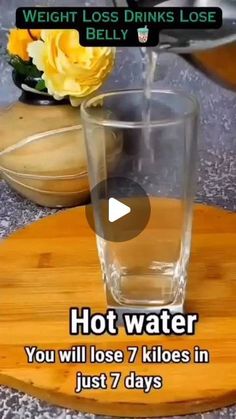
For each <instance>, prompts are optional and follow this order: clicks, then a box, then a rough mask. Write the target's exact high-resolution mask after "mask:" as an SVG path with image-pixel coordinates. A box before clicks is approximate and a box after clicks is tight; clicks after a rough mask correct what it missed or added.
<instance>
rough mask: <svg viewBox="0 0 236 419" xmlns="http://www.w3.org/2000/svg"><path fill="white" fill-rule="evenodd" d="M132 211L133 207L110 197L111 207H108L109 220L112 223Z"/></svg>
mask: <svg viewBox="0 0 236 419" xmlns="http://www.w3.org/2000/svg"><path fill="white" fill-rule="evenodd" d="M130 212H131V208H130V207H128V205H125V204H122V202H120V201H118V200H117V199H115V198H109V207H108V220H109V221H110V223H114V222H115V221H117V220H119V219H120V218H122V217H125V215H127V214H129V213H130Z"/></svg>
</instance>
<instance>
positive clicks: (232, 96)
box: [0, 59, 236, 419]
mask: <svg viewBox="0 0 236 419" xmlns="http://www.w3.org/2000/svg"><path fill="white" fill-rule="evenodd" d="M127 65H128V64H127ZM127 73H129V70H127ZM160 84H161V85H162V86H163V84H164V85H166V86H174V87H182V88H185V90H187V91H189V92H191V93H194V94H195V95H196V96H197V97H198V100H199V102H200V105H201V126H202V132H201V139H200V143H199V166H198V187H197V196H196V201H198V202H203V203H205V204H209V205H216V206H219V207H222V208H224V209H226V210H230V211H236V93H233V92H230V91H228V90H226V89H223V88H221V87H219V86H217V85H216V84H214V83H213V82H211V81H209V80H208V79H207V78H206V77H205V76H202V75H201V74H200V73H199V72H198V71H196V70H194V69H192V68H191V67H190V66H189V65H188V64H187V63H185V61H184V60H182V59H174V60H173V62H172V65H171V66H170V65H169V66H168V71H166V75H165V78H164V80H162V82H161V83H160ZM0 202H1V207H0V237H2V238H4V237H6V236H8V235H9V234H10V233H11V232H13V231H15V230H17V229H19V228H21V227H22V226H24V225H26V224H28V223H31V222H33V221H35V220H38V219H40V218H42V217H45V216H47V215H50V214H54V213H55V212H56V210H50V209H46V208H41V207H38V206H36V205H34V204H32V203H30V202H29V201H27V200H25V199H23V198H21V197H19V196H18V195H17V194H15V193H14V192H12V191H11V190H10V189H9V187H8V186H7V185H6V184H5V183H4V182H3V181H0ZM80 417H81V418H83V417H88V418H91V419H92V418H94V415H83V414H80V413H75V412H72V411H69V410H65V409H61V408H58V407H53V406H50V405H48V404H46V403H42V402H40V401H38V400H36V399H35V398H32V397H29V396H27V395H24V394H21V393H19V392H17V391H13V390H10V389H7V388H0V418H1V419H51V418H57V419H76V418H80ZM185 418H186V419H187V418H188V419H190V418H194V419H218V418H221V419H222V418H225V419H236V407H235V408H234V407H232V408H229V409H222V410H219V411H216V412H211V413H206V414H202V415H201V414H197V415H193V416H185Z"/></svg>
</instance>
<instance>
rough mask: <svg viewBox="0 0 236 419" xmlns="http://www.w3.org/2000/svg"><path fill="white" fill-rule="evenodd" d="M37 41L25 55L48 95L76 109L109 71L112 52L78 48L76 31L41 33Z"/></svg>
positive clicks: (104, 49)
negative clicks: (30, 60)
mask: <svg viewBox="0 0 236 419" xmlns="http://www.w3.org/2000/svg"><path fill="white" fill-rule="evenodd" d="M41 39H42V40H41V41H36V42H32V43H31V44H29V45H28V53H29V56H30V57H32V59H33V63H34V64H35V65H36V67H37V68H38V69H39V70H40V71H42V72H43V76H42V78H43V80H44V81H45V85H46V87H47V90H48V93H49V94H50V95H52V96H53V97H54V98H55V99H57V100H61V99H63V98H64V97H65V96H69V97H70V101H71V104H72V105H73V106H77V105H78V104H79V103H80V102H81V101H82V100H83V99H84V98H85V97H87V96H89V95H91V94H92V93H93V92H95V91H96V90H97V89H99V87H101V86H102V84H103V83H104V81H105V79H106V78H107V76H108V75H109V74H110V73H111V71H112V68H113V65H114V60H115V49H114V48H108V47H96V48H95V47H82V46H81V45H80V43H79V32H78V31H77V30H74V29H73V30H68V29H67V30H42V32H41Z"/></svg>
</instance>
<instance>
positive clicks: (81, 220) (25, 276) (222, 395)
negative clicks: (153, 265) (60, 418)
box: [0, 205, 236, 417]
mask: <svg viewBox="0 0 236 419" xmlns="http://www.w3.org/2000/svg"><path fill="white" fill-rule="evenodd" d="M235 256H236V214H232V213H227V212H224V211H222V210H219V209H214V208H209V207H207V206H202V205H196V207H195V220H194V235H193V248H192V258H191V265H190V270H189V283H188V292H187V304H186V310H187V311H188V312H198V313H199V315H200V322H199V324H198V325H197V333H196V336H189V337H184V336H183V337H173V336H172V337H163V336H142V337H137V336H132V337H127V336H126V335H125V333H124V330H123V328H121V329H120V333H119V335H118V336H114V337H112V336H109V335H103V336H100V337H96V336H70V334H69V308H70V307H72V306H74V307H84V306H91V308H92V311H93V312H104V311H105V310H106V304H105V297H104V293H103V285H102V280H101V274H100V269H99V264H98V259H97V252H96V245H95V238H94V234H93V232H92V231H91V230H90V228H89V227H88V225H87V221H86V219H85V211H84V208H79V209H73V210H69V211H65V212H61V213H59V214H58V215H56V216H53V217H49V218H46V219H44V220H42V221H40V222H37V223H35V224H33V225H30V226H28V227H27V228H25V229H24V230H22V231H18V232H17V233H16V234H14V235H12V236H11V237H10V238H9V239H7V240H6V241H5V242H3V243H2V244H1V247H0V266H1V270H0V383H1V384H3V385H7V386H10V387H13V388H16V389H19V390H22V391H25V392H27V393H30V394H32V395H35V396H37V397H39V398H41V399H44V400H46V401H48V402H51V403H53V404H57V405H61V406H65V407H69V408H73V409H78V410H80V411H86V412H90V413H97V414H107V415H113V416H132V417H134V416H139V417H141V416H143V417H147V416H166V415H168V416H169V415H175V414H187V413H193V412H200V411H206V410H210V409H213V408H218V407H223V406H226V405H230V404H233V403H234V402H236V357H235V353H236V304H235V299H236V257H235ZM24 345H28V346H34V345H35V346H37V347H38V349H48V348H50V349H54V350H58V349H62V348H65V349H66V348H70V347H71V346H73V345H76V346H77V345H96V346H97V348H103V349H123V350H124V351H125V353H126V347H127V346H128V345H138V346H141V345H148V346H153V345H162V346H163V347H164V348H165V349H180V350H181V349H189V350H192V349H193V347H194V346H195V345H199V346H201V347H202V349H208V350H209V351H210V353H211V362H210V363H209V364H201V365H200V364H194V363H190V364H141V362H140V358H139V361H137V363H136V364H135V366H134V365H132V364H128V362H126V363H125V364H122V365H121V364H115V365H114V364H106V365H105V364H103V365H101V364H90V363H87V364H60V363H59V362H56V363H55V364H35V363H34V364H27V359H26V355H25V352H24ZM132 370H135V371H136V373H137V374H141V375H161V376H162V377H163V380H164V386H163V388H162V389H161V390H152V391H151V392H150V393H148V394H145V393H144V392H143V391H142V390H126V389H125V388H124V386H123V385H122V384H121V385H120V386H119V387H118V389H117V390H109V389H108V390H86V391H84V392H82V393H80V394H76V393H75V392H74V390H75V387H76V373H77V372H78V371H82V372H83V373H85V374H91V375H96V374H100V373H102V372H105V373H106V374H109V372H110V371H121V372H122V374H123V376H125V375H127V374H128V373H129V372H130V371H132ZM109 382H110V381H109Z"/></svg>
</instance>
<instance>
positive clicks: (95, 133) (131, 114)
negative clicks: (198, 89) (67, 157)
mask: <svg viewBox="0 0 236 419" xmlns="http://www.w3.org/2000/svg"><path fill="white" fill-rule="evenodd" d="M81 113H82V120H83V126H84V131H85V142H86V149H87V157H88V173H89V182H90V188H91V201H92V206H93V213H94V224H95V229H96V233H97V234H96V236H97V248H98V255H99V258H100V262H101V270H102V274H103V279H104V284H105V292H106V298H107V304H108V306H109V307H113V308H115V309H116V310H119V309H121V310H122V311H129V310H131V311H134V312H135V311H138V312H139V311H143V310H144V311H146V310H151V311H155V312H160V310H162V309H169V310H170V311H171V312H179V313H181V312H183V311H184V301H185V290H186V282H187V268H188V262H189V256H190V247H191V230H192V208H193V199H194V185H195V172H196V154H197V138H198V115H199V109H198V104H197V101H196V99H195V98H194V97H192V96H190V95H188V94H186V93H184V92H181V91H174V90H168V91H167V90H153V91H152V92H151V97H147V96H146V95H145V93H144V92H143V90H124V91H116V92H110V93H105V94H101V95H99V96H96V97H93V98H90V99H88V100H86V101H85V102H84V103H83V104H82V110H81ZM113 142H114V144H115V146H114V144H113ZM112 144H113V149H114V150H116V153H115V154H114V156H113V159H112V162H111V159H110V156H111V152H109V150H111V147H112ZM111 179H119V182H116V181H115V182H112V185H113V190H111V188H110V180H111ZM122 179H124V184H123V189H122ZM125 179H129V180H130V182H131V183H132V182H135V184H138V185H139V186H140V187H141V188H142V190H144V191H145V193H146V195H147V196H148V198H146V199H148V200H149V204H150V209H151V211H150V217H149V220H148V221H147V223H146V225H145V228H144V225H143V223H141V224H142V226H141V227H140V231H136V232H135V234H134V237H131V238H130V237H129V239H127V240H125V239H124V240H123V239H122V238H123V237H125V235H124V231H123V229H122V228H121V229H120V232H119V229H118V232H117V229H116V223H115V222H113V223H110V229H109V232H110V233H112V232H113V229H114V239H113V238H112V237H113V236H112V234H110V235H109V237H107V236H106V230H107V224H109V221H107V216H106V214H105V213H104V211H101V208H102V203H104V202H108V201H109V199H110V197H111V196H114V197H118V198H119V199H120V200H121V201H122V199H123V201H122V202H123V203H124V202H126V203H128V205H129V207H130V208H131V209H132V208H133V207H135V206H137V204H138V206H139V210H140V209H141V211H140V214H141V218H142V215H144V214H143V213H142V208H143V212H145V211H146V209H147V205H146V204H147V202H146V203H145V198H143V196H142V197H141V196H138V194H137V188H134V190H132V187H130V188H129V187H127V184H126V182H125ZM96 185H100V187H99V188H98V187H97V188H96ZM142 205H143V207H142ZM145 205H146V206H145ZM130 217H132V211H131V214H130ZM130 219H131V220H132V218H130ZM132 224H133V223H132V222H131V223H130V224H129V223H128V224H126V226H125V229H127V230H129V229H130V231H128V233H130V232H131V233H132V228H133V225H132ZM136 227H137V225H136ZM119 234H120V235H121V238H120V237H119ZM128 236H129V235H128ZM131 236H132V234H131Z"/></svg>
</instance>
